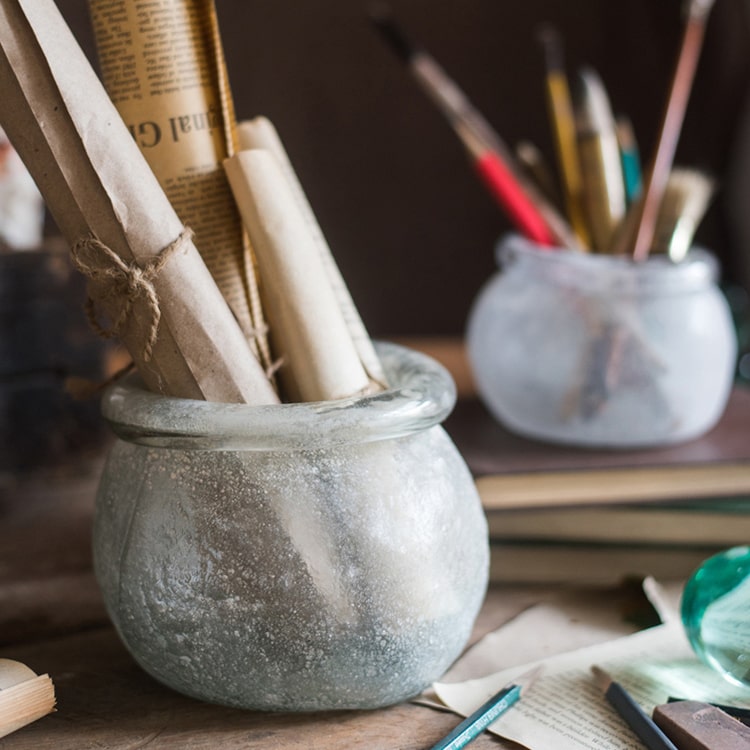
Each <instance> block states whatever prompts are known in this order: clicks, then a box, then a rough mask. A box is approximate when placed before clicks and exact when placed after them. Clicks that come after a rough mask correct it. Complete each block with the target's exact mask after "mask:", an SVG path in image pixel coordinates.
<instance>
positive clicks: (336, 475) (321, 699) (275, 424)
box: [94, 344, 488, 711]
mask: <svg viewBox="0 0 750 750" xmlns="http://www.w3.org/2000/svg"><path fill="white" fill-rule="evenodd" d="M379 351H380V355H381V358H382V361H383V365H384V367H385V369H386V371H387V374H388V377H389V382H390V384H391V387H390V388H389V389H388V390H387V391H384V392H382V393H380V394H377V395H373V396H368V397H362V398H351V399H345V400H340V401H330V402H322V403H314V404H284V405H280V406H279V405H275V406H261V407H258V406H247V405H242V404H239V405H238V404H217V403H209V402H203V401H190V400H186V399H176V398H166V397H163V396H158V395H155V394H153V393H150V392H148V391H146V390H144V389H143V388H142V387H141V386H140V385H139V383H138V381H137V379H134V378H131V379H126V380H125V381H123V382H121V383H120V384H117V385H115V386H113V387H112V388H110V389H109V391H108V392H107V393H106V394H105V397H104V399H103V413H104V415H105V417H106V418H107V420H108V421H109V423H110V424H111V426H112V429H113V430H114V432H115V433H116V435H117V437H118V439H117V440H116V441H115V444H114V446H113V448H112V450H111V453H110V455H109V458H108V461H107V464H106V466H105V469H104V473H103V476H102V479H101V483H100V488H99V493H98V497H97V509H96V517H95V524H94V561H95V570H96V575H97V578H98V580H99V584H100V586H101V589H102V591H103V594H104V599H105V602H106V606H107V609H108V611H109V614H110V616H111V618H112V620H113V622H114V624H115V626H116V628H117V630H118V632H119V634H120V636H121V638H122V640H123V642H124V643H125V645H126V646H127V648H128V649H129V650H130V652H131V653H132V654H133V656H134V657H135V659H136V660H137V661H138V662H139V663H140V664H141V666H142V667H143V668H144V669H145V670H146V671H148V672H149V673H150V674H151V675H153V676H154V677H156V678H157V679H159V680H160V681H162V682H164V683H166V684H167V685H170V686H171V687H173V688H175V689H176V690H178V691H180V692H182V693H185V694H188V695H191V696H194V697H197V698H200V699H203V700H207V701H212V702H217V703H222V704H226V705H231V706H239V707H245V708H254V709H268V710H292V711H310V710H325V709H336V708H371V707H376V706H383V705H388V704H392V703H396V702H398V701H401V700H404V699H406V698H408V697H410V696H413V695H414V694H416V693H418V692H419V691H421V690H422V689H423V688H424V687H425V686H427V685H428V684H430V683H431V682H432V681H434V680H436V679H437V678H439V677H440V676H441V674H442V673H443V671H444V670H445V669H446V668H447V667H448V666H449V665H450V664H451V662H452V661H453V660H454V659H455V658H456V657H457V656H458V655H459V653H460V651H461V650H462V648H463V647H464V645H465V643H466V641H467V639H468V637H469V635H470V631H471V628H472V625H473V622H474V619H475V617H476V614H477V612H478V610H479V607H480V605H481V602H482V600H483V597H484V593H485V589H486V585H487V576H488V544H487V526H486V522H485V518H484V514H483V512H482V509H481V505H480V502H479V498H478V496H477V494H476V490H475V488H474V483H473V480H472V477H471V475H470V473H469V471H468V469H467V467H466V465H465V463H464V462H463V459H462V458H461V456H460V455H459V453H458V451H457V450H456V448H455V446H454V445H453V443H452V442H451V440H450V438H449V437H448V436H447V435H446V433H445V432H444V430H443V429H442V427H441V426H440V424H439V423H440V421H441V420H442V419H444V418H445V417H446V416H447V414H448V413H449V412H450V410H451V408H452V407H453V404H454V401H455V389H454V386H453V382H452V381H451V379H450V376H449V375H448V374H447V372H446V371H445V370H444V369H443V368H442V367H441V366H440V365H438V364H436V363H435V362H433V361H432V360H431V359H429V358H427V357H425V356H423V355H420V354H417V353H415V352H412V351H410V350H407V349H404V348H401V347H397V346H394V345H385V344H381V345H380V347H379Z"/></svg>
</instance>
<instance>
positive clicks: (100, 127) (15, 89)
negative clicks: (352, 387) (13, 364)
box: [0, 0, 278, 403]
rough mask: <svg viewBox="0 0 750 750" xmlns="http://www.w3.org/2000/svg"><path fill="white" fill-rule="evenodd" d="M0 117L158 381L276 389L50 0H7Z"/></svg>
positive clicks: (101, 296) (246, 396) (233, 396)
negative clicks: (270, 382)
mask: <svg viewBox="0 0 750 750" xmlns="http://www.w3.org/2000/svg"><path fill="white" fill-rule="evenodd" d="M0 126H2V127H3V128H4V129H5V131H6V133H7V134H8V136H9V137H10V139H11V141H12V143H13V145H14V147H15V148H16V150H17V151H18V153H19V155H20V156H21V158H22V159H23V160H24V163H25V164H26V166H27V168H28V169H29V172H30V173H31V174H32V176H33V177H34V179H35V181H36V183H37V185H38V187H39V189H40V190H41V192H42V194H43V195H44V197H45V200H46V201H47V205H48V207H49V209H50V211H51V212H52V214H53V215H54V217H55V220H56V221H57V223H58V225H59V227H60V229H61V231H62V232H63V234H64V235H65V237H66V238H67V240H68V241H69V242H70V244H71V246H72V248H73V253H74V259H75V260H76V262H77V263H78V265H79V267H80V268H81V270H83V272H84V273H86V275H87V276H88V278H89V294H90V297H91V299H92V301H93V303H94V304H95V305H96V306H97V309H98V310H99V311H101V312H103V313H104V314H105V315H106V317H107V318H109V320H110V321H111V322H112V323H113V324H114V325H115V326H116V333H117V335H118V336H119V337H120V338H121V339H122V341H123V343H124V344H125V345H126V347H127V348H128V351H129V352H130V354H131V356H132V357H133V359H134V361H135V363H136V366H137V367H138V370H139V372H140V374H141V375H142V377H143V379H144V381H145V382H146V384H147V386H148V387H149V388H150V389H152V390H154V391H156V392H158V393H163V394H169V395H174V396H180V397H184V398H200V399H206V400H210V401H228V402H247V403H274V402H276V401H277V400H278V398H277V396H276V394H275V392H274V390H273V388H272V387H271V385H270V384H269V382H268V379H267V378H266V375H265V373H264V371H263V368H262V367H261V365H260V364H259V362H258V360H257V358H256V357H255V356H254V354H253V353H252V351H251V349H250V347H249V345H248V342H247V340H246V338H245V336H244V334H243V333H242V331H241V329H240V328H239V326H238V324H237V322H236V320H235V318H234V317H233V315H232V313H231V311H230V310H229V307H228V306H227V303H226V301H225V300H224V298H223V297H222V295H221V292H220V291H219V289H218V287H217V286H216V283H215V282H214V280H213V279H212V277H211V275H210V273H209V271H208V269H207V268H206V266H205V264H204V262H203V260H202V259H201V257H200V255H199V253H198V251H197V250H196V248H195V245H194V244H193V242H192V239H191V234H190V232H189V231H188V230H186V228H185V227H184V225H183V223H182V222H181V221H180V219H179V218H178V217H177V215H176V213H175V212H174V209H173V208H172V206H171V205H170V203H169V201H168V199H167V198H166V196H165V195H164V192H163V190H162V189H161V187H160V186H159V184H158V182H157V180H156V178H155V177H154V174H153V172H152V171H151V169H150V168H149V166H148V164H147V163H146V161H145V160H144V158H143V156H142V155H141V152H140V151H139V150H138V147H137V146H136V144H135V143H134V141H133V139H132V137H131V135H130V133H129V132H128V129H127V127H126V126H125V124H124V123H123V121H122V119H121V117H120V115H119V114H118V112H117V110H116V109H115V108H114V106H113V105H112V102H111V101H110V99H109V97H108V96H107V94H106V92H105V91H104V89H103V87H102V85H101V83H100V81H99V79H98V78H97V76H96V74H95V73H94V71H93V69H92V68H91V66H90V64H89V62H88V60H87V59H86V57H85V55H84V54H83V52H82V51H81V49H80V47H79V46H78V44H77V42H76V40H75V38H74V37H73V35H72V33H71V32H70V29H69V28H68V27H67V25H66V23H65V21H64V19H63V18H62V16H61V15H60V13H59V11H58V10H57V7H56V6H55V4H54V2H52V0H0Z"/></svg>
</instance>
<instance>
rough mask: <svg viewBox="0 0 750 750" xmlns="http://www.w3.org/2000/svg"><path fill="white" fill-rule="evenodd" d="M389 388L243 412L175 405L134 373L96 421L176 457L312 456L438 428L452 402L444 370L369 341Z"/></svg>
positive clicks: (234, 407) (240, 407) (194, 403)
mask: <svg viewBox="0 0 750 750" xmlns="http://www.w3.org/2000/svg"><path fill="white" fill-rule="evenodd" d="M375 346H376V348H377V352H378V355H379V357H380V359H381V362H382V365H383V369H384V370H385V373H386V377H387V379H388V382H389V384H390V385H389V388H388V389H386V390H384V391H381V392H379V393H375V394H372V395H367V396H353V397H350V398H345V399H337V400H333V401H320V402H315V403H286V404H269V405H263V406H251V405H248V404H227V403H216V402H209V401H198V400H194V399H184V398H175V397H171V396H162V395H160V394H157V393H153V392H151V391H149V390H147V389H146V388H145V386H144V385H143V383H142V382H141V380H140V378H139V377H138V376H137V374H135V373H134V374H131V375H128V376H126V377H125V378H122V379H121V380H119V381H117V382H116V383H114V384H113V385H111V386H110V387H109V388H108V389H107V390H106V391H105V392H104V394H103V396H102V406H101V408H102V414H103V416H104V418H105V419H106V420H107V422H108V423H109V425H110V427H111V429H112V431H113V432H114V433H115V435H117V437H119V438H120V439H122V440H125V441H127V442H130V443H136V444H138V445H145V446H150V447H159V448H174V449H179V450H257V451H267V450H274V451H278V450H283V451H295V450H317V449H320V448H327V447H331V446H335V445H346V444H352V443H368V442H375V441H378V440H388V439H392V438H396V437H403V436H406V435H410V434H413V433H416V432H421V431H423V430H426V429H428V428H429V427H432V426H434V425H436V424H439V423H440V422H442V421H443V420H444V419H445V418H446V417H447V416H448V414H450V412H451V411H452V409H453V407H454V405H455V402H456V388H455V384H454V382H453V379H452V377H451V376H450V374H449V373H448V371H447V370H446V369H445V368H444V367H443V366H442V365H441V364H439V363H438V362H436V361H435V360H433V359H432V358H431V357H428V356H427V355H425V354H422V353H420V352H417V351H415V350H412V349H408V348H406V347H404V346H399V345H397V344H393V343H386V342H376V343H375Z"/></svg>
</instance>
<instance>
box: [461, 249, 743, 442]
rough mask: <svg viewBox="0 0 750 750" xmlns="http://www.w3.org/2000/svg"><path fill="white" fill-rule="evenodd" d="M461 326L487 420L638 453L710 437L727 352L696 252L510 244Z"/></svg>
mask: <svg viewBox="0 0 750 750" xmlns="http://www.w3.org/2000/svg"><path fill="white" fill-rule="evenodd" d="M497 251H498V252H497V254H498V262H499V264H500V266H501V270H500V271H499V272H498V273H496V274H495V275H494V276H493V277H492V278H490V279H489V280H488V281H487V283H486V284H485V285H484V286H483V287H482V289H481V290H480V292H479V294H478V295H477V299H476V300H475V302H474V305H473V306H472V309H471V311H470V314H469V318H468V322H467V334H466V335H467V344H468V353H469V359H470V362H471V365H472V370H473V373H474V377H475V381H476V385H477V389H478V391H479V393H480V395H481V397H482V399H483V401H484V402H485V404H486V405H487V407H488V409H489V410H490V411H491V412H492V413H493V414H494V416H495V417H496V418H497V419H498V420H499V421H500V422H502V423H503V424H504V425H505V426H506V427H508V428H509V429H511V430H513V431H515V432H517V433H519V434H522V435H526V436H528V437H532V438H539V439H543V440H550V441H554V442H560V443H569V444H578V445H589V446H594V447H604V446H609V447H620V446H622V447H639V446H642V447H646V446H654V445H664V444H669V443H675V442H679V441H684V440H688V439H690V438H694V437H697V436H699V435H701V434H702V433H704V432H706V431H707V430H709V429H710V428H711V427H713V426H714V425H715V423H716V422H717V421H718V419H719V417H720V416H721V414H722V412H723V410H724V407H725V405H726V402H727V398H728V396H729V392H730V390H731V386H732V382H733V376H734V370H735V359H736V353H737V341H736V337H735V333H734V328H733V325H732V319H731V315H730V311H729V306H728V304H727V302H726V300H725V299H724V297H723V295H722V294H721V292H720V291H719V289H718V287H717V285H716V278H717V264H716V261H715V259H714V257H713V256H712V255H710V254H709V253H707V252H705V251H702V250H700V249H694V250H692V251H690V253H689V254H688V255H687V257H686V258H685V260H683V261H681V262H679V263H674V262H673V261H671V260H670V259H669V258H667V257H666V256H652V257H651V258H649V260H648V261H646V262H642V263H635V262H634V261H632V260H630V259H628V258H625V257H616V256H608V255H597V254H591V253H580V252H574V251H570V250H555V249H541V248H539V247H538V246H535V245H533V244H531V243H530V242H528V241H526V240H524V239H522V238H520V237H518V236H516V235H510V236H508V237H505V238H503V239H502V240H501V242H500V243H499V244H498V249H497Z"/></svg>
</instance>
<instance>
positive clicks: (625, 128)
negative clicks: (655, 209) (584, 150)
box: [615, 116, 643, 206]
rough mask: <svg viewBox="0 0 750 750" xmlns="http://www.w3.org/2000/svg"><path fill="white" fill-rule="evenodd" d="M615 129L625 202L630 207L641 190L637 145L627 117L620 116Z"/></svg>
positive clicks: (641, 179) (641, 180) (641, 182)
mask: <svg viewBox="0 0 750 750" xmlns="http://www.w3.org/2000/svg"><path fill="white" fill-rule="evenodd" d="M615 127H616V129H617V143H618V145H619V147H620V161H621V162H622V176H623V180H624V182H625V200H626V202H627V204H628V206H630V205H632V204H633V203H634V202H635V201H636V199H637V198H638V196H639V195H640V194H641V190H642V188H643V178H642V176H641V157H640V154H639V153H638V143H637V141H636V139H635V133H634V132H633V126H632V124H631V122H630V120H629V119H628V118H627V117H623V116H620V117H618V118H617V120H616V121H615Z"/></svg>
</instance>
